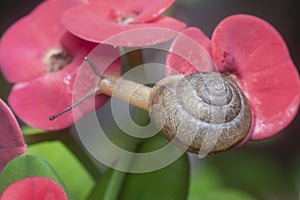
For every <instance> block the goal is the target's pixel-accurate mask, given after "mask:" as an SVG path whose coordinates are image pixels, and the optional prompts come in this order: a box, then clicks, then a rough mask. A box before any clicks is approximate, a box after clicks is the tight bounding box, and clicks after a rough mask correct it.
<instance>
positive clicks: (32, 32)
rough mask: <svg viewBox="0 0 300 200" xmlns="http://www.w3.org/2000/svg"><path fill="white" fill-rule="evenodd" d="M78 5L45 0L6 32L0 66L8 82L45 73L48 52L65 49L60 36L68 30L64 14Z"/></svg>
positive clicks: (0, 49) (70, 1)
mask: <svg viewBox="0 0 300 200" xmlns="http://www.w3.org/2000/svg"><path fill="white" fill-rule="evenodd" d="M79 2H80V1H79V0H68V1H61V0H51V1H45V2H43V3H41V4H40V5H39V6H38V7H37V8H36V9H35V10H34V11H33V12H32V13H30V14H29V15H27V16H26V17H24V18H22V19H20V20H19V21H18V22H17V23H15V24H14V25H13V26H11V27H10V28H9V29H8V30H7V31H6V32H5V34H4V35H3V37H2V38H1V43H0V66H2V67H1V70H2V72H3V74H4V75H5V77H6V79H7V80H9V81H11V82H21V81H28V80H32V79H33V78H36V77H38V76H40V75H42V74H44V73H45V70H46V68H47V65H46V64H45V63H44V62H43V58H44V57H45V56H46V54H47V52H49V51H50V50H51V49H61V48H62V46H61V44H60V37H61V36H62V35H63V34H64V33H65V29H64V27H63V26H62V25H61V22H60V17H61V14H62V13H63V11H64V10H66V9H67V8H70V7H72V6H74V5H77V4H78V3H79ZM49 16H51V17H49Z"/></svg>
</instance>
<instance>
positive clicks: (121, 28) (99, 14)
mask: <svg viewBox="0 0 300 200" xmlns="http://www.w3.org/2000/svg"><path fill="white" fill-rule="evenodd" d="M136 2H137V1H136ZM142 2H144V1H142ZM157 2H158V1H155V3H157ZM164 2H168V1H164ZM115 4H117V5H115ZM123 4H124V5H123ZM147 4H149V2H148V3H147ZM147 4H146V3H144V4H143V8H146V5H147ZM112 5H115V6H114V7H112ZM139 5H140V4H139ZM132 6H133V3H128V2H127V1H126V2H120V1H118V2H117V3H116V2H115V1H112V2H105V5H103V3H101V4H100V3H92V2H91V3H90V4H87V5H81V6H77V7H74V8H71V9H69V10H67V11H66V12H65V13H64V15H63V18H62V19H63V23H64V25H65V27H66V28H67V29H68V30H69V31H70V32H71V33H73V34H74V35H76V36H78V37H80V38H83V39H85V40H88V41H92V42H97V43H101V42H103V41H105V42H104V43H106V44H110V45H114V46H146V45H154V44H157V43H159V42H162V41H166V40H168V39H171V38H172V37H174V35H168V34H165V33H166V31H162V32H160V33H159V30H160V29H162V28H163V29H171V30H182V29H183V28H184V27H185V24H184V23H182V22H180V21H178V20H176V19H174V18H171V17H156V18H155V20H153V19H152V18H151V19H150V18H149V20H151V21H149V20H148V21H147V20H146V19H145V18H146V16H147V17H150V16H151V17H153V15H155V16H156V15H157V14H158V13H160V11H155V10H157V8H156V6H153V8H151V9H152V11H151V12H150V11H149V10H147V9H146V10H144V12H145V13H143V10H142V11H138V12H141V13H135V12H136V11H134V10H130V9H134V7H132ZM141 6H142V5H141ZM154 8H155V9H154ZM151 9H150V10H151ZM162 9H163V10H164V9H165V8H162ZM154 11H155V12H154ZM131 15H132V16H131ZM134 15H137V16H136V17H135V16H134ZM139 17H140V18H139ZM131 18H132V19H131ZM135 19H136V20H139V22H135V21H134V20H135ZM120 20H121V22H118V21H120ZM122 20H124V22H122ZM141 20H142V21H147V23H140V21H141ZM122 23H123V24H122ZM147 27H151V28H153V29H154V28H158V31H157V32H158V33H157V34H149V33H140V34H139V35H137V34H132V35H131V34H128V35H126V37H125V36H124V37H123V39H121V40H120V41H116V40H113V41H112V40H108V39H109V38H110V37H112V36H115V35H117V34H119V35H122V34H124V32H125V34H126V31H129V30H134V29H138V28H147Z"/></svg>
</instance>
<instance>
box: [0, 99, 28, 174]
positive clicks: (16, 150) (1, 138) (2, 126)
mask: <svg viewBox="0 0 300 200" xmlns="http://www.w3.org/2000/svg"><path fill="white" fill-rule="evenodd" d="M0 121H1V123H0V155H1V156H0V172H1V171H2V169H3V167H4V166H5V165H6V164H7V163H8V162H9V161H10V160H12V159H13V158H14V157H16V156H19V155H22V154H24V153H25V150H26V145H25V143H24V140H23V137H22V133H21V130H20V127H19V125H18V122H17V120H16V118H15V117H14V115H13V113H12V112H11V110H10V109H9V107H8V106H7V105H6V104H5V103H4V102H3V101H2V100H1V99H0Z"/></svg>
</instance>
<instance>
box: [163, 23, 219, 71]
mask: <svg viewBox="0 0 300 200" xmlns="http://www.w3.org/2000/svg"><path fill="white" fill-rule="evenodd" d="M166 64H167V66H168V67H169V68H167V72H166V73H167V75H172V74H175V73H180V74H191V73H194V72H196V71H214V63H213V61H212V58H211V56H210V40H209V39H208V37H207V36H206V35H204V33H202V32H201V31H200V30H199V29H198V28H194V27H190V28H187V29H185V30H184V31H182V33H180V34H179V35H178V36H177V37H176V38H175V40H174V42H173V43H172V46H171V48H170V50H169V52H168V55H167V61H166Z"/></svg>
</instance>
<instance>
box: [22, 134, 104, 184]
mask: <svg viewBox="0 0 300 200" xmlns="http://www.w3.org/2000/svg"><path fill="white" fill-rule="evenodd" d="M24 139H25V143H26V144H27V145H33V144H37V143H40V142H47V141H61V142H62V143H63V144H64V145H65V146H66V147H67V148H68V149H69V150H70V151H71V152H72V153H73V155H74V156H75V157H76V158H77V159H78V160H79V161H80V162H81V164H82V165H83V166H84V167H85V168H86V169H87V170H88V172H89V173H90V175H91V176H92V177H93V178H94V179H95V180H97V179H98V178H99V177H100V176H101V172H100V170H99V168H98V167H97V166H96V164H95V163H94V162H93V161H92V160H91V158H90V157H89V155H88V154H87V152H86V151H85V150H84V149H83V147H82V146H81V145H80V144H79V143H78V142H77V140H76V139H75V138H74V136H73V134H72V133H71V131H70V130H69V129H64V130H59V131H51V132H45V133H40V134H32V135H24Z"/></svg>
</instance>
